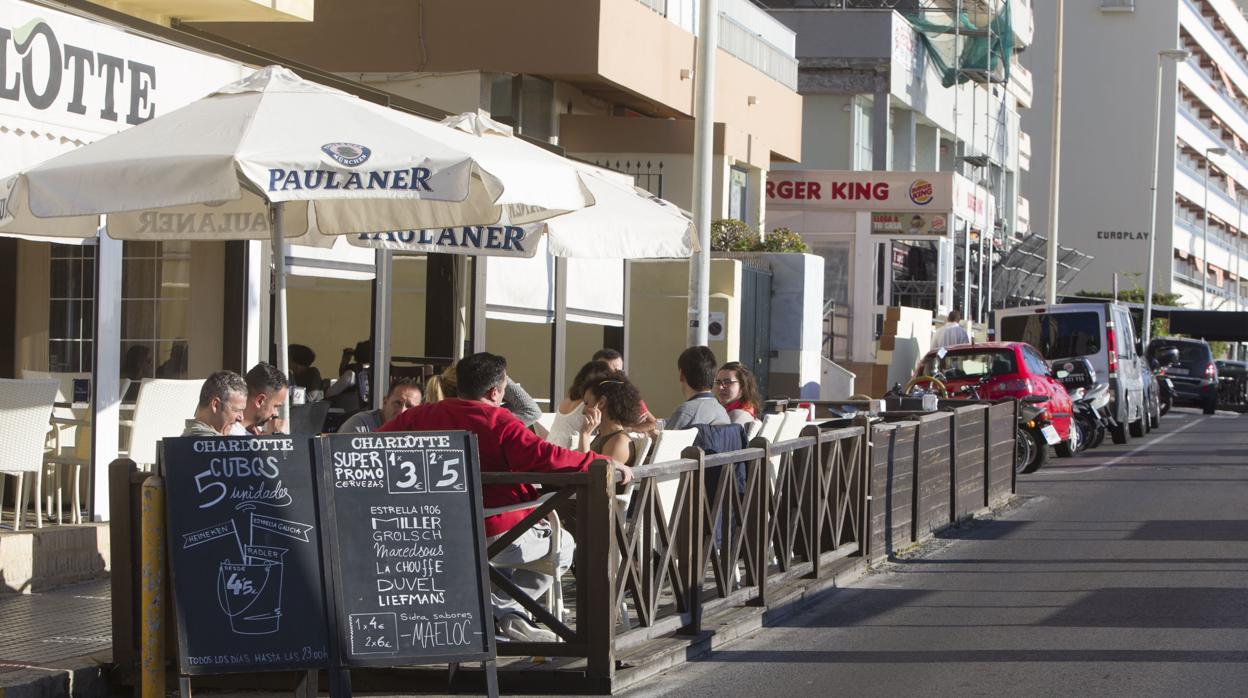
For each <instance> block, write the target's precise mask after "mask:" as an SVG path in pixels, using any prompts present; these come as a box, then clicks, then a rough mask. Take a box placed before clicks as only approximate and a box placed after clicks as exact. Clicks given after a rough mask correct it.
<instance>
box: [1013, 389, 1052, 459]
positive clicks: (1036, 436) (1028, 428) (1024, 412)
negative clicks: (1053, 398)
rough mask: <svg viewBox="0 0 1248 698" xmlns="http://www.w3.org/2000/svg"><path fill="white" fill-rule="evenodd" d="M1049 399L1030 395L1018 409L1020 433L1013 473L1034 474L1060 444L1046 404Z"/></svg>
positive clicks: (1018, 434)
mask: <svg viewBox="0 0 1248 698" xmlns="http://www.w3.org/2000/svg"><path fill="white" fill-rule="evenodd" d="M1048 401H1049V398H1048V396H1047V395H1028V396H1026V397H1024V398H1023V399H1022V400H1021V401H1020V404H1019V406H1018V431H1017V435H1016V439H1015V444H1016V445H1015V450H1014V471H1015V472H1016V473H1019V474H1026V473H1034V472H1036V471H1037V470H1039V469H1040V468H1042V467H1044V464H1045V462H1047V461H1048V459H1049V446H1055V445H1057V444H1058V443H1061V440H1062V439H1061V437H1060V436H1058V434H1057V429H1056V428H1055V427H1054V426H1053V420H1052V418H1051V417H1050V415H1049V411H1048V409H1046V408H1045V407H1044V406H1043V403H1045V402H1048Z"/></svg>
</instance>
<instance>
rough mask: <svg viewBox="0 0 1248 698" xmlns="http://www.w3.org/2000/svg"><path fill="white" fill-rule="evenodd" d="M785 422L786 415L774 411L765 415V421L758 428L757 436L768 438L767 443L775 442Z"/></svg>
mask: <svg viewBox="0 0 1248 698" xmlns="http://www.w3.org/2000/svg"><path fill="white" fill-rule="evenodd" d="M783 423H784V415H783V414H776V413H774V412H771V413H768V414H765V415H763V423H762V424H761V425H760V426H759V428H758V433H757V434H755V436H761V437H763V438H764V439H767V443H772V444H774V443H775V442H776V437H777V436H778V435H779V434H780V425H781V424H783Z"/></svg>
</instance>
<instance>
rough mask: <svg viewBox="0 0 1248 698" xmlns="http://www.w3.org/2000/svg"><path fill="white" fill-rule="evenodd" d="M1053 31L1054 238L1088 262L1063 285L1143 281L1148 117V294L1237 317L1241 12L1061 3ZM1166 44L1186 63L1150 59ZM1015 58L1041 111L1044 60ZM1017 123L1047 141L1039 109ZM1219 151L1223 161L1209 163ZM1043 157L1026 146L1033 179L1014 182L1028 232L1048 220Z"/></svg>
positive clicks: (1100, 286)
mask: <svg viewBox="0 0 1248 698" xmlns="http://www.w3.org/2000/svg"><path fill="white" fill-rule="evenodd" d="M1056 21H1057V20H1056V13H1055V11H1054V8H1053V7H1051V6H1037V8H1036V22H1037V26H1038V29H1039V31H1041V32H1043V33H1045V34H1047V35H1052V34H1053V33H1054V32H1055V30H1056ZM1063 29H1064V34H1065V36H1064V44H1065V49H1064V54H1063V62H1064V70H1063V76H1062V105H1063V108H1062V138H1061V141H1062V142H1061V173H1060V174H1061V183H1060V193H1059V196H1060V203H1061V206H1060V213H1059V216H1060V219H1059V226H1058V230H1059V236H1060V238H1061V240H1062V243H1063V244H1066V245H1073V246H1077V247H1078V248H1080V249H1081V250H1083V251H1086V252H1088V253H1090V254H1092V255H1093V256H1094V258H1095V259H1094V260H1093V261H1092V262H1091V263H1090V264H1089V265H1088V266H1087V267H1086V268H1085V269H1084V271H1083V272H1082V273H1081V274H1080V275H1079V276H1078V277H1076V279H1075V281H1074V284H1073V286H1072V288H1074V289H1077V290H1094V291H1107V290H1110V289H1111V288H1112V286H1113V284H1114V279H1115V275H1116V276H1117V283H1118V286H1119V287H1120V288H1122V289H1131V288H1143V287H1144V286H1145V274H1146V270H1147V265H1148V231H1149V227H1150V225H1149V224H1150V221H1149V216H1150V211H1149V202H1150V188H1151V186H1152V183H1151V182H1150V181H1149V176H1150V173H1151V169H1152V162H1151V161H1150V158H1151V156H1152V150H1153V143H1152V138H1153V114H1154V113H1159V114H1160V122H1159V123H1160V141H1159V147H1158V153H1159V157H1158V163H1159V164H1158V177H1157V209H1156V212H1155V219H1154V221H1152V223H1153V228H1154V229H1155V231H1156V233H1155V234H1156V253H1155V254H1156V256H1155V258H1154V262H1155V276H1154V283H1155V289H1156V291H1157V292H1159V293H1173V294H1176V295H1177V296H1178V302H1179V303H1181V304H1182V305H1184V306H1185V307H1189V308H1200V307H1201V299H1202V296H1205V297H1206V298H1207V301H1206V307H1208V308H1209V309H1223V310H1231V309H1239V308H1240V307H1242V304H1243V300H1244V299H1243V297H1242V296H1240V295H1239V294H1240V292H1241V291H1240V288H1241V286H1242V284H1240V283H1239V278H1240V273H1241V267H1242V264H1243V257H1244V256H1245V251H1244V235H1243V232H1242V225H1241V221H1242V218H1241V213H1240V209H1241V208H1242V204H1243V203H1244V202H1243V199H1244V191H1243V188H1244V187H1245V186H1248V145H1246V143H1248V140H1246V139H1248V20H1246V19H1245V18H1244V14H1243V9H1242V5H1241V4H1240V3H1237V2H1235V1H1234V0H1156V1H1149V2H1144V1H1142V0H1135V1H1134V2H1131V1H1129V0H1099V1H1098V2H1089V3H1067V4H1066V13H1065V23H1064V27H1063ZM1169 49H1186V50H1188V51H1190V52H1191V56H1190V58H1188V59H1187V60H1185V61H1175V60H1167V59H1161V58H1159V56H1158V52H1159V51H1163V50H1169ZM1025 58H1026V59H1027V60H1028V61H1030V67H1031V69H1032V72H1033V74H1034V75H1035V78H1036V101H1037V104H1051V99H1052V96H1053V59H1054V56H1053V51H1052V50H1049V51H1038V52H1032V53H1029V54H1028V55H1027V56H1026V57H1025ZM1159 68H1160V71H1161V81H1162V82H1161V103H1160V104H1158V103H1157V95H1156V92H1155V90H1156V80H1157V73H1158V70H1159ZM1087 115H1095V116H1094V117H1093V118H1089V117H1088V116H1087ZM1024 127H1025V128H1027V129H1028V130H1029V131H1030V132H1031V133H1032V135H1033V137H1035V138H1036V142H1037V143H1046V144H1047V143H1048V142H1049V139H1050V134H1051V132H1052V131H1051V129H1052V119H1051V109H1047V108H1046V109H1035V110H1032V111H1030V112H1028V113H1027V114H1026V115H1025V117H1024ZM1218 148H1224V149H1225V151H1226V152H1225V154H1223V155H1219V154H1217V151H1216V150H1215V149H1218ZM1048 150H1049V149H1048V147H1047V146H1046V147H1042V148H1037V150H1036V153H1035V156H1034V157H1033V162H1034V165H1033V174H1034V175H1036V176H1034V177H1032V178H1029V180H1028V181H1027V182H1026V184H1025V187H1024V191H1025V193H1026V195H1027V197H1028V198H1029V199H1031V204H1032V219H1033V221H1034V224H1035V226H1036V227H1037V228H1038V229H1044V228H1045V226H1046V225H1047V221H1046V220H1045V219H1046V218H1047V216H1048V209H1049V195H1048V180H1049V172H1050V162H1051V156H1050V153H1049V152H1048ZM1211 150H1214V152H1212V153H1211V152H1210V151H1211ZM1206 175H1207V177H1206ZM1206 180H1207V185H1208V187H1207V192H1206ZM1206 201H1207V203H1206ZM1206 222H1207V223H1208V236H1207V242H1206V235H1205V228H1206ZM1206 286H1207V289H1208V291H1207V294H1206V292H1205V289H1206ZM1244 291H1248V289H1244Z"/></svg>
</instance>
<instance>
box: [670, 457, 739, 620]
mask: <svg viewBox="0 0 1248 698" xmlns="http://www.w3.org/2000/svg"><path fill="white" fill-rule="evenodd" d="M680 457H681V458H688V459H689V460H693V461H697V463H698V467H697V469H696V470H694V471H693V472H692V473H690V475H689V488H688V498H687V499H686V500H685V506H684V509H683V510H682V511H681V515H680V520H679V521H677V522H676V530H675V531H674V532H673V540H672V544H673V545H675V546H676V564H677V567H679V569H680V574H681V576H682V577H683V578H684V582H685V594H686V597H687V598H688V602H687V603H688V606H687V608H688V609H689V625H688V626H686V627H685V628H684V632H686V633H688V634H690V635H697V634H698V633H700V632H702V566H701V564H699V563H700V562H701V560H702V543H703V541H704V540H705V538H706V536H705V534H704V532H703V529H702V519H703V512H704V511H705V510H706V454H705V453H704V452H703V451H702V449H700V448H693V447H690V448H687V449H685V450H684V452H682V453H681V454H680ZM730 469H731V468H730V467H724V469H723V470H721V471H720V474H719V475H720V477H724V473H725V471H727V470H730ZM712 526H714V523H712ZM711 535H712V536H713V535H714V528H712V529H711ZM724 535H728V532H725V533H724Z"/></svg>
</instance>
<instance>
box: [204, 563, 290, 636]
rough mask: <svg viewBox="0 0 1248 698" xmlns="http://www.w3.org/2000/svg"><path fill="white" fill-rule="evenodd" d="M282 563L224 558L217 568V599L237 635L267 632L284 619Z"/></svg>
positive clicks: (273, 629) (273, 631)
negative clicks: (231, 560)
mask: <svg viewBox="0 0 1248 698" xmlns="http://www.w3.org/2000/svg"><path fill="white" fill-rule="evenodd" d="M282 571H283V570H282V563H281V562H275V561H271V560H264V561H261V562H257V563H244V564H239V563H234V562H230V561H228V560H226V561H223V562H222V563H221V566H220V568H219V570H218V572H217V601H218V603H220V604H221V610H222V611H225V614H226V615H227V616H229V618H230V629H231V630H233V631H234V632H235V633H236V634H238V635H268V634H270V633H275V632H277V631H278V627H279V625H280V623H281V620H282Z"/></svg>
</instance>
